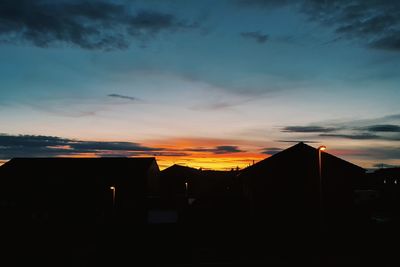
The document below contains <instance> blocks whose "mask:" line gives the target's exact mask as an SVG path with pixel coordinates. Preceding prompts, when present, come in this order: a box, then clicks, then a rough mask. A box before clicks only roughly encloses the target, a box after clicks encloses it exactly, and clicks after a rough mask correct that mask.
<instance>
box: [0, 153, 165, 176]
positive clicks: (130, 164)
mask: <svg viewBox="0 0 400 267" xmlns="http://www.w3.org/2000/svg"><path fill="white" fill-rule="evenodd" d="M153 164H156V166H157V168H158V165H157V162H156V160H155V158H154V157H148V158H13V159H11V160H9V161H8V162H6V163H5V164H4V165H2V166H1V167H0V173H13V174H15V175H18V174H25V173H31V174H36V173H51V172H55V173H56V172H62V173H63V174H65V173H75V174H76V172H77V171H79V172H82V173H101V172H111V171H113V172H121V171H134V172H135V173H137V172H140V173H143V172H146V171H148V170H149V169H150V168H151V166H152V165H153Z"/></svg>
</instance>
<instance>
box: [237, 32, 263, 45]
mask: <svg viewBox="0 0 400 267" xmlns="http://www.w3.org/2000/svg"><path fill="white" fill-rule="evenodd" d="M240 35H241V36H242V37H243V38H246V39H251V40H254V41H256V42H257V43H260V44H263V43H265V42H267V41H268V39H269V36H268V34H262V33H261V32H259V31H257V32H241V33H240Z"/></svg>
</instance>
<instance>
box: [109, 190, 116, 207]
mask: <svg viewBox="0 0 400 267" xmlns="http://www.w3.org/2000/svg"><path fill="white" fill-rule="evenodd" d="M110 189H111V190H112V204H113V207H115V186H110Z"/></svg>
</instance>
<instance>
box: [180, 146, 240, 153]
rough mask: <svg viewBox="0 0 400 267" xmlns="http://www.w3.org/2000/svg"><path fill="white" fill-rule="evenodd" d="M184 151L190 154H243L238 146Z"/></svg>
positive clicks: (187, 149)
mask: <svg viewBox="0 0 400 267" xmlns="http://www.w3.org/2000/svg"><path fill="white" fill-rule="evenodd" d="M184 150H185V151H191V152H211V153H213V154H231V153H239V152H244V151H243V150H241V149H239V147H238V146H216V147H212V148H203V147H199V148H185V149H184Z"/></svg>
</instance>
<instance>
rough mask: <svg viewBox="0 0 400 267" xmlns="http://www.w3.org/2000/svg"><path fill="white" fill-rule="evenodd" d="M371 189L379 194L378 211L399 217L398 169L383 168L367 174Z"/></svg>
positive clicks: (399, 186)
mask: <svg viewBox="0 0 400 267" xmlns="http://www.w3.org/2000/svg"><path fill="white" fill-rule="evenodd" d="M369 180H370V181H371V185H372V186H371V187H372V188H373V189H374V190H375V191H377V192H379V200H380V206H381V207H380V208H379V209H380V210H385V211H386V212H387V213H390V214H391V215H396V216H400V211H399V208H400V168H383V169H378V170H376V171H374V172H372V173H370V174H369Z"/></svg>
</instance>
